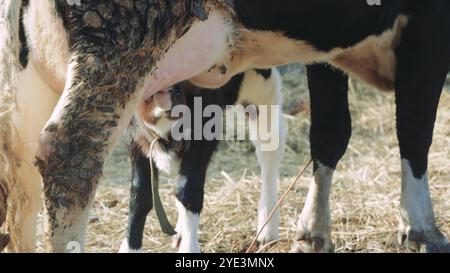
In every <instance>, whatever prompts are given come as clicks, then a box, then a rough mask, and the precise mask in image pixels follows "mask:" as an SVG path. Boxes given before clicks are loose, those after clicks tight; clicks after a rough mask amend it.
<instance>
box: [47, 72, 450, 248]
mask: <svg viewBox="0 0 450 273" xmlns="http://www.w3.org/2000/svg"><path fill="white" fill-rule="evenodd" d="M285 70H286V71H285V72H286V74H284V85H283V86H284V90H283V94H284V97H285V105H284V110H285V113H286V119H287V120H288V124H289V136H288V147H287V149H286V155H285V158H284V160H283V163H282V166H281V172H280V179H279V180H280V195H281V192H284V191H285V190H286V188H287V186H288V184H289V183H290V182H291V180H292V178H293V177H294V176H296V175H297V173H298V171H299V169H300V168H302V167H303V165H304V164H306V163H307V161H308V160H309V143H308V131H309V125H310V122H309V102H308V94H307V89H306V78H305V75H304V73H303V69H301V68H298V67H294V68H293V69H292V68H291V69H285ZM351 83H352V87H353V88H352V89H351V90H350V105H351V112H352V116H353V137H352V141H351V143H350V145H349V148H348V151H347V153H346V155H345V157H344V158H343V160H342V161H341V163H340V164H339V166H338V168H337V171H336V174H335V179H334V183H333V189H332V195H331V200H332V201H331V204H332V219H333V233H332V238H333V240H334V242H335V245H336V251H337V252H404V251H405V250H404V249H401V248H399V246H398V243H397V232H396V228H397V225H398V220H397V215H398V207H399V199H400V164H399V150H398V145H397V138H396V133H395V105H394V95H393V94H386V93H381V92H378V91H375V90H373V89H371V88H368V87H366V86H364V85H363V84H361V83H358V82H356V81H355V80H352V81H351ZM449 90H450V81H449V82H448V83H447V85H446V91H444V93H443V95H442V99H441V103H440V108H439V115H438V119H437V123H436V129H435V138H434V144H433V146H432V149H431V153H430V165H429V172H430V173H429V176H430V184H431V193H432V198H433V201H434V206H435V213H436V216H437V221H438V224H439V226H440V228H441V229H442V230H443V232H444V233H445V234H446V235H448V236H450V202H449V200H450V183H449V182H450V156H449V155H450V92H449ZM129 164H130V162H129V159H128V157H127V153H126V151H125V146H124V144H123V141H122V143H120V144H119V145H118V147H117V148H116V150H115V152H114V153H113V155H112V156H111V158H110V159H109V161H108V163H107V165H106V170H105V176H104V178H103V179H102V182H101V186H100V188H99V191H98V195H97V197H98V198H97V199H96V202H95V205H94V209H93V211H92V214H93V215H95V216H96V219H95V220H93V221H92V223H90V224H89V230H88V243H87V250H88V251H89V252H116V251H117V250H118V249H119V246H120V244H121V241H122V239H123V238H124V236H125V232H126V225H127V213H128V200H129V184H130V168H129ZM311 175H312V173H311V169H309V170H308V171H307V173H306V174H305V175H304V177H303V178H302V179H301V181H300V182H299V183H298V185H297V186H296V187H295V189H294V191H293V192H291V193H290V194H289V195H288V198H287V199H286V201H285V203H284V204H283V206H282V210H281V215H282V220H281V229H280V231H281V240H280V241H278V242H277V243H276V244H274V245H273V246H267V247H266V248H264V249H261V250H259V251H261V252H287V251H288V250H289V248H290V244H291V240H292V239H293V238H295V233H296V227H295V223H296V221H297V217H298V215H299V213H300V211H301V209H302V206H303V204H304V202H305V198H306V193H307V187H308V183H309V181H310V179H311ZM174 178H175V176H174V175H169V176H163V179H162V189H161V196H162V198H163V202H164V203H165V207H166V210H167V211H168V215H169V218H170V219H171V221H172V223H175V221H176V211H175V206H174V201H173V192H174ZM259 184H260V178H259V169H258V164H257V161H256V158H255V155H254V149H253V147H252V146H251V144H250V143H248V142H244V141H243V142H238V141H227V142H223V143H221V145H220V150H219V151H218V152H217V154H216V156H215V157H214V160H213V162H212V164H211V167H210V169H209V174H208V181H207V183H206V185H207V186H206V197H205V208H204V212H203V214H202V217H201V225H200V235H199V237H200V243H201V247H202V251H204V252H243V251H245V249H246V247H248V246H249V244H250V243H251V241H252V239H253V238H254V236H255V233H256V222H257V218H256V215H257V214H256V212H257V203H258V197H259ZM97 217H98V218H97ZM39 247H40V248H41V249H42V247H43V246H42V243H40V244H39ZM144 251H146V252H174V249H173V248H171V238H168V237H167V236H165V235H163V234H162V233H161V232H160V229H159V226H158V223H157V221H156V218H155V213H154V212H151V213H150V215H149V217H148V220H147V225H146V229H145V238H144Z"/></svg>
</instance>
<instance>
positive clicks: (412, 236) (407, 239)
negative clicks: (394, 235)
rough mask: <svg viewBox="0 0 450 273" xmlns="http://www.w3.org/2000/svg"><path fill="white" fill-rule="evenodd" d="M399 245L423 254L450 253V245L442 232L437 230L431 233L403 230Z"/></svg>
mask: <svg viewBox="0 0 450 273" xmlns="http://www.w3.org/2000/svg"><path fill="white" fill-rule="evenodd" d="M398 240H399V244H400V245H401V246H403V247H406V248H409V249H412V250H414V251H417V252H422V253H450V244H449V242H448V240H447V238H446V237H445V236H444V235H443V234H442V232H441V231H440V230H439V229H437V228H435V229H433V230H430V231H415V230H412V229H401V230H400V231H399V233H398Z"/></svg>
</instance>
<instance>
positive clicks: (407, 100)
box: [396, 14, 450, 252]
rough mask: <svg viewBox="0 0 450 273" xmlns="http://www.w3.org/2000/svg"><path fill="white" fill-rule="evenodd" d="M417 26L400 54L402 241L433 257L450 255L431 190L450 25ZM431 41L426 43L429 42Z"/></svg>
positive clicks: (409, 32)
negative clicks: (431, 159)
mask: <svg viewBox="0 0 450 273" xmlns="http://www.w3.org/2000/svg"><path fill="white" fill-rule="evenodd" d="M430 16H431V17H433V18H431V17H430V18H426V20H421V21H418V20H415V21H413V22H411V24H410V25H409V26H408V28H407V29H406V31H405V32H404V34H403V38H402V44H401V45H400V48H399V49H398V52H397V57H398V68H397V84H396V103H397V133H398V139H399V143H400V153H401V158H402V161H401V166H402V194H401V202H400V207H401V208H400V226H399V228H400V232H399V239H400V242H401V243H405V244H406V245H409V246H411V247H415V248H418V249H421V250H424V251H427V252H442V251H444V252H448V251H450V245H449V243H448V241H447V239H446V238H445V236H444V235H443V234H442V233H441V232H440V231H439V229H438V228H437V227H436V223H435V217H434V212H433V206H432V201H431V197H430V190H429V185H428V173H427V165H428V164H427V163H428V152H429V148H430V145H431V143H432V138H433V129H434V122H435V119H436V111H437V107H438V102H439V97H440V95H441V91H442V88H443V84H444V82H445V78H446V75H447V72H448V65H449V61H450V58H449V48H450V41H449V40H448V38H447V40H445V35H444V34H445V33H447V34H448V36H447V37H450V29H449V25H448V24H442V23H440V22H439V21H438V20H435V17H436V16H437V17H438V15H435V14H433V15H430ZM425 39H426V40H427V42H426V43H424V42H423V41H424V40H425Z"/></svg>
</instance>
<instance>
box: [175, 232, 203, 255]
mask: <svg viewBox="0 0 450 273" xmlns="http://www.w3.org/2000/svg"><path fill="white" fill-rule="evenodd" d="M172 247H173V248H174V249H176V250H178V253H200V246H199V244H198V242H197V241H195V240H183V239H182V237H181V234H176V235H174V236H173V237H172Z"/></svg>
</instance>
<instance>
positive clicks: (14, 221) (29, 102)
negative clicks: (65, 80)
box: [6, 61, 60, 252]
mask: <svg viewBox="0 0 450 273" xmlns="http://www.w3.org/2000/svg"><path fill="white" fill-rule="evenodd" d="M59 96H60V94H59V93H57V92H55V91H53V90H52V89H51V88H50V87H49V86H48V85H47V83H46V82H45V81H44V80H43V79H42V77H41V76H40V74H39V72H38V71H37V69H36V68H35V65H34V63H33V62H31V61H30V62H29V63H28V66H27V67H26V69H25V70H24V71H23V72H22V73H21V76H20V83H19V89H18V93H17V98H16V100H17V112H16V113H15V115H14V125H15V127H16V129H17V138H16V144H15V145H16V147H17V151H18V156H19V159H20V166H19V167H18V169H17V180H16V182H17V184H15V185H14V186H13V187H12V188H11V195H10V202H9V203H10V204H11V205H10V209H9V211H8V217H7V225H6V226H7V231H8V233H9V234H10V235H11V240H10V243H9V245H8V248H7V250H8V251H9V252H34V251H35V249H36V226H37V217H38V213H39V211H40V209H41V208H42V198H41V192H42V182H41V177H40V175H39V172H38V171H37V169H36V168H35V166H34V160H35V157H36V152H37V149H38V141H39V134H40V132H41V130H42V128H43V127H44V125H45V122H46V121H47V120H48V118H49V117H50V115H51V114H52V111H53V109H54V107H55V105H56V103H57V102H58V98H59Z"/></svg>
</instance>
